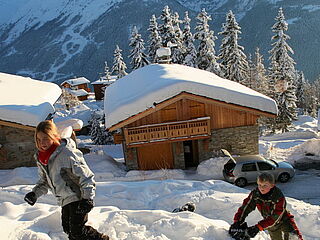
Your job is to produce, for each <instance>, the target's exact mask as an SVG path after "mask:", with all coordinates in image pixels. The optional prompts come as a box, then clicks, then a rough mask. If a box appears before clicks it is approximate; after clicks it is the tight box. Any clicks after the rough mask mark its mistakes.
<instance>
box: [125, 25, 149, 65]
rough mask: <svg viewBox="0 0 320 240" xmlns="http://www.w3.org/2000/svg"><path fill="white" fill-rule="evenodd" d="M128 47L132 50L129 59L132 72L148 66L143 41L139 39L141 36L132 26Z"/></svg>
mask: <svg viewBox="0 0 320 240" xmlns="http://www.w3.org/2000/svg"><path fill="white" fill-rule="evenodd" d="M129 46H130V47H131V48H132V49H131V51H130V52H131V54H130V55H129V58H131V62H130V63H131V65H132V69H133V70H134V69H138V68H141V67H144V66H146V65H148V64H149V61H148V59H147V55H146V54H145V53H144V50H145V48H144V41H143V39H142V38H141V34H139V33H138V29H137V27H136V26H134V27H133V29H132V33H131V38H130V43H129Z"/></svg>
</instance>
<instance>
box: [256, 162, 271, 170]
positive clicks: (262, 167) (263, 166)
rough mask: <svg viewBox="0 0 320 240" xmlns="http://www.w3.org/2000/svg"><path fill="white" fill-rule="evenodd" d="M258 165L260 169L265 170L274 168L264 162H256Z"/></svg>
mask: <svg viewBox="0 0 320 240" xmlns="http://www.w3.org/2000/svg"><path fill="white" fill-rule="evenodd" d="M258 167H259V170H260V171H265V170H273V169H274V168H273V167H272V166H271V165H270V164H268V163H265V162H258Z"/></svg>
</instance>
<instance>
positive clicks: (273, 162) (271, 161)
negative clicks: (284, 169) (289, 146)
mask: <svg viewBox="0 0 320 240" xmlns="http://www.w3.org/2000/svg"><path fill="white" fill-rule="evenodd" d="M266 161H267V162H268V163H270V164H271V165H272V166H274V167H275V168H276V167H278V163H277V162H275V161H274V160H271V159H266Z"/></svg>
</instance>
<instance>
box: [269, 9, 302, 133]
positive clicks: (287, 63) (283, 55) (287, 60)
mask: <svg viewBox="0 0 320 240" xmlns="http://www.w3.org/2000/svg"><path fill="white" fill-rule="evenodd" d="M275 20H276V23H275V24H274V25H273V26H272V31H273V32H274V33H275V35H274V36H273V37H272V40H275V42H274V43H272V46H273V48H272V49H271V50H270V51H269V53H270V54H271V56H270V60H271V61H270V62H271V67H270V76H269V78H270V79H271V80H272V82H274V86H278V85H279V84H280V85H285V86H286V87H285V88H283V89H282V90H280V91H279V89H278V92H277V93H275V100H276V102H277V103H278V110H279V111H278V116H277V118H276V121H275V122H276V125H275V126H274V127H275V128H276V129H280V130H281V131H282V132H284V131H288V127H289V125H291V123H292V121H293V120H296V119H297V107H296V101H297V98H296V95H295V94H296V86H295V82H296V70H295V67H294V65H295V62H294V60H293V59H292V57H291V56H290V55H289V53H291V54H294V52H293V50H292V48H291V47H290V46H289V45H288V43H287V40H288V39H290V37H289V36H288V35H287V34H285V31H287V30H288V23H287V22H286V21H285V17H284V14H283V10H282V8H280V9H279V12H278V15H277V17H276V18H275Z"/></svg>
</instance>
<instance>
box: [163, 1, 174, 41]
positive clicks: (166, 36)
mask: <svg viewBox="0 0 320 240" xmlns="http://www.w3.org/2000/svg"><path fill="white" fill-rule="evenodd" d="M160 19H161V20H162V22H163V23H162V24H160V25H159V33H160V36H161V39H162V46H164V47H170V44H171V43H173V38H174V36H175V32H174V28H173V24H172V16H171V13H170V8H169V6H165V7H164V8H163V10H162V13H161V15H160Z"/></svg>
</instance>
